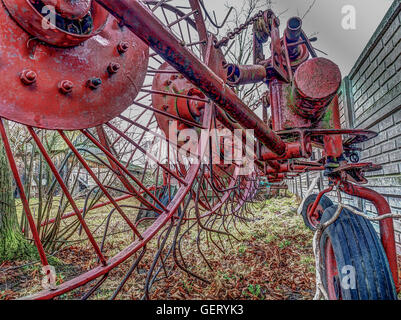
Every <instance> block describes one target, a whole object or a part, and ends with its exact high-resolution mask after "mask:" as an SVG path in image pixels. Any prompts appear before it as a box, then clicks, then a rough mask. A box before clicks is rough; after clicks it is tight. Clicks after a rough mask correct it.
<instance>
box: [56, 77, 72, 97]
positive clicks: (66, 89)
mask: <svg viewBox="0 0 401 320" xmlns="http://www.w3.org/2000/svg"><path fill="white" fill-rule="evenodd" d="M58 88H59V90H60V92H61V93H64V94H67V93H71V92H72V89H73V88H74V84H73V83H72V82H71V81H70V80H63V81H61V82H60V83H59V84H58Z"/></svg>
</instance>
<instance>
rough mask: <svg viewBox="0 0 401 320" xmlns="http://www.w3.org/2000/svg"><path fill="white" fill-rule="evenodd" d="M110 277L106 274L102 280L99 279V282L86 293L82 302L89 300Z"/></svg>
mask: <svg viewBox="0 0 401 320" xmlns="http://www.w3.org/2000/svg"><path fill="white" fill-rule="evenodd" d="M108 277H109V274H108V273H105V274H104V275H103V277H102V278H100V279H99V281H98V282H97V283H96V284H95V285H94V286H93V287H92V288H91V289H90V290H89V291H88V292H87V293H85V294H84V295H83V296H82V297H81V300H88V299H89V298H90V296H91V295H93V294H94V293H95V291H96V290H97V289H99V287H100V286H101V285H102V284H103V283H104V282H105V281H106V279H107V278H108Z"/></svg>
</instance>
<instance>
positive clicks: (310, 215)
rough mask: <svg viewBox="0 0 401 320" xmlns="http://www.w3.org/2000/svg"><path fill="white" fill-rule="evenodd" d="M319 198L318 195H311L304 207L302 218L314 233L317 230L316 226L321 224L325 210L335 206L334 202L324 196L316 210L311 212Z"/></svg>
mask: <svg viewBox="0 0 401 320" xmlns="http://www.w3.org/2000/svg"><path fill="white" fill-rule="evenodd" d="M317 196H318V195H317V194H311V195H309V196H308V197H307V198H306V200H305V202H304V204H303V206H302V218H303V219H304V223H305V225H306V226H307V227H308V228H309V229H311V230H312V231H315V230H316V226H317V225H318V224H319V223H320V220H321V218H322V215H323V212H324V210H326V209H327V208H329V207H331V206H332V205H333V202H332V201H331V200H330V199H329V198H328V197H327V196H325V195H323V196H322V198H321V199H320V201H319V204H318V206H317V208H316V210H315V211H314V212H311V209H312V206H313V203H314V202H315V200H316V198H317Z"/></svg>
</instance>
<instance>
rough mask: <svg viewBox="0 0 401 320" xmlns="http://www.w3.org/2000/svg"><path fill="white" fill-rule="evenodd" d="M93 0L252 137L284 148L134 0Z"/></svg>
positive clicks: (277, 150) (277, 151) (275, 149)
mask: <svg viewBox="0 0 401 320" xmlns="http://www.w3.org/2000/svg"><path fill="white" fill-rule="evenodd" d="M96 1H97V2H98V3H99V4H101V5H102V6H103V7H104V8H105V9H106V10H108V11H109V12H110V13H111V14H112V15H114V16H115V17H116V18H117V19H119V20H120V21H121V22H122V23H124V24H125V25H126V26H127V27H128V28H129V29H130V30H131V31H132V32H133V33H135V34H136V35H137V36H138V37H139V38H141V39H142V40H143V41H144V42H145V43H147V44H148V45H149V46H150V47H151V48H152V49H153V50H154V51H156V52H157V53H158V54H159V55H160V56H162V57H163V59H165V60H166V61H167V62H168V63H170V64H171V65H172V66H173V67H174V68H175V69H176V70H178V71H179V72H180V73H182V74H183V75H184V76H185V77H186V78H187V79H188V80H189V81H191V82H192V83H193V84H194V85H195V86H197V87H198V88H200V89H201V90H202V91H203V92H204V93H205V95H207V96H208V97H209V98H210V99H211V100H213V101H214V102H215V103H216V104H217V105H218V106H219V107H221V108H222V109H223V110H225V111H226V112H227V113H228V114H229V115H230V116H231V117H232V118H233V119H235V120H236V121H238V123H240V124H241V125H242V126H243V127H244V128H248V129H254V131H255V136H256V138H258V139H259V140H260V141H261V142H262V143H263V144H264V145H265V146H266V147H268V148H269V149H270V150H272V151H273V152H274V153H275V154H278V155H283V154H284V153H285V152H286V144H285V143H284V141H282V140H281V138H280V137H279V136H278V135H277V134H276V133H275V132H273V131H272V130H271V129H270V128H269V127H268V126H267V125H266V124H265V123H264V122H263V120H262V119H260V118H259V117H258V116H257V115H256V114H255V113H254V112H252V111H251V109H250V108H249V107H248V106H246V105H245V103H244V102H243V101H242V100H241V99H239V98H238V96H237V95H236V94H235V93H234V92H233V91H232V90H231V89H230V88H229V87H228V86H227V85H226V84H225V83H224V82H223V80H222V79H221V78H220V77H218V76H217V75H216V74H215V73H214V72H212V71H211V70H210V69H209V68H208V67H207V66H206V65H205V64H204V63H202V62H201V61H199V59H198V58H197V57H196V56H194V55H193V54H192V53H191V52H190V51H189V50H187V49H186V47H185V46H183V45H182V44H181V43H180V42H179V41H178V40H177V38H176V37H174V35H172V34H171V33H170V32H169V30H168V29H167V28H166V27H165V26H164V25H163V24H162V23H161V22H160V21H159V20H157V19H156V18H155V16H154V15H153V14H152V12H151V11H150V10H149V9H148V8H146V7H145V6H144V5H143V4H141V3H140V2H139V1H137V0H96ZM144 26H146V28H145V27H144Z"/></svg>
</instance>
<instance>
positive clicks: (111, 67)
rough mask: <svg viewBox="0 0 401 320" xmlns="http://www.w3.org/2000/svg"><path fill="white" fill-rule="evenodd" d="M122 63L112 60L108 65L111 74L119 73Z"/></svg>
mask: <svg viewBox="0 0 401 320" xmlns="http://www.w3.org/2000/svg"><path fill="white" fill-rule="evenodd" d="M120 68H121V65H120V64H119V63H115V62H110V64H109V66H108V67H107V71H108V72H109V73H111V74H113V73H117V72H118V70H120Z"/></svg>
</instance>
